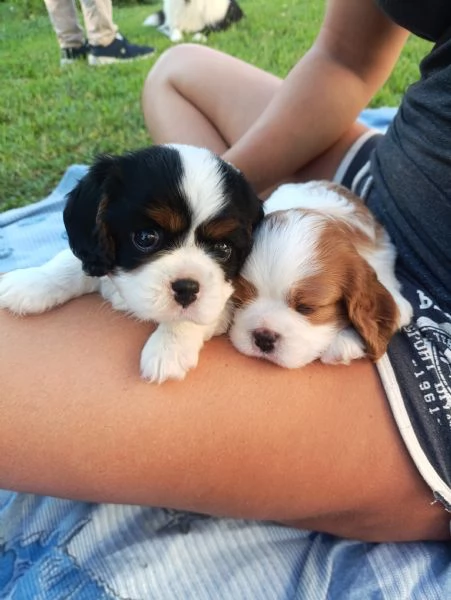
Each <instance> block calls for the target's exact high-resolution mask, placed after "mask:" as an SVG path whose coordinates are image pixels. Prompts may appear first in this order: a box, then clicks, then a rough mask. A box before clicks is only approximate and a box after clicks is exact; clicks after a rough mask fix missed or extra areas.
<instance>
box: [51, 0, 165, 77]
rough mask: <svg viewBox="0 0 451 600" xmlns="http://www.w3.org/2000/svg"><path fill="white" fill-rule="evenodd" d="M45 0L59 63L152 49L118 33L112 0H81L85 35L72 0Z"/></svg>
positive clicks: (102, 61)
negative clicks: (59, 52) (58, 50)
mask: <svg viewBox="0 0 451 600" xmlns="http://www.w3.org/2000/svg"><path fill="white" fill-rule="evenodd" d="M44 1H45V5H46V7H47V12H48V13H49V17H50V21H51V23H52V26H53V29H54V31H55V33H56V37H57V39H58V43H59V46H60V48H61V59H60V64H61V66H65V65H68V64H71V63H73V62H74V61H75V60H79V59H86V58H87V59H88V63H89V64H90V65H91V66H100V65H106V64H111V63H116V62H124V61H127V60H134V59H138V58H146V57H148V56H151V55H152V54H153V53H154V51H155V50H154V48H151V47H149V46H137V45H136V44H131V43H130V42H129V41H128V40H127V39H126V38H125V37H123V36H122V35H121V34H120V33H119V30H118V27H117V25H116V24H115V23H114V21H113V6H112V0H80V4H81V8H82V12H83V19H84V22H85V27H86V37H85V33H84V31H83V28H82V27H81V25H80V22H79V19H78V14H77V9H76V6H75V0H44ZM86 38H87V40H86Z"/></svg>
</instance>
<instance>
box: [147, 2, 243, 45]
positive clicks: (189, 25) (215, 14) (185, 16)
mask: <svg viewBox="0 0 451 600" xmlns="http://www.w3.org/2000/svg"><path fill="white" fill-rule="evenodd" d="M243 16H244V14H243V11H242V10H241V8H240V7H239V5H238V3H237V2H236V0H164V3H163V10H160V11H158V12H156V13H153V14H152V15H150V16H149V17H147V19H146V20H145V21H144V23H143V24H144V25H149V26H151V27H157V28H158V29H159V31H161V33H163V34H164V35H166V36H167V37H168V38H169V39H170V40H171V41H172V42H180V41H181V40H182V39H183V34H184V33H193V34H208V33H209V32H211V31H221V30H224V29H227V28H228V27H230V25H232V23H235V22H236V21H239V20H240V19H242V18H243Z"/></svg>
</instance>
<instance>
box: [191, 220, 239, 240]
mask: <svg viewBox="0 0 451 600" xmlns="http://www.w3.org/2000/svg"><path fill="white" fill-rule="evenodd" d="M239 226H240V222H239V221H238V219H232V218H230V219H217V220H216V221H209V222H208V223H205V224H203V225H202V226H201V227H200V230H201V233H202V235H203V236H205V237H206V238H212V239H214V240H216V239H217V240H221V239H223V238H225V237H227V236H228V235H229V234H231V233H233V232H234V231H235V230H236V229H238V228H239Z"/></svg>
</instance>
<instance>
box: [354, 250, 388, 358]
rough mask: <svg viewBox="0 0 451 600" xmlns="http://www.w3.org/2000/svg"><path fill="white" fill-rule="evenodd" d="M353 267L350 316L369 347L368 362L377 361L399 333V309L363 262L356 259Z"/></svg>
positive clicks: (372, 270) (358, 257) (359, 258)
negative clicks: (393, 337)
mask: <svg viewBox="0 0 451 600" xmlns="http://www.w3.org/2000/svg"><path fill="white" fill-rule="evenodd" d="M354 266H355V267H356V268H355V269H352V270H351V272H350V273H349V278H348V285H347V289H346V290H345V294H344V295H345V303H346V307H347V311H348V316H349V320H350V321H351V323H352V325H353V326H354V328H355V329H356V331H357V332H358V333H359V334H360V335H361V337H362V338H363V340H364V342H365V344H366V350H367V356H368V358H369V359H370V360H377V359H378V358H380V357H381V356H382V355H383V354H384V352H385V351H386V349H387V345H388V342H389V341H390V339H391V337H392V335H393V334H394V332H395V331H396V328H397V322H398V307H397V306H396V303H395V301H394V300H393V297H392V295H391V294H390V293H389V292H388V290H387V289H386V288H385V287H384V286H383V285H382V284H381V283H380V281H379V280H378V278H377V276H376V273H375V271H374V269H373V268H372V267H371V266H370V265H369V264H368V263H367V262H366V261H365V260H364V259H363V258H361V257H360V256H357V257H356V259H355V265H354Z"/></svg>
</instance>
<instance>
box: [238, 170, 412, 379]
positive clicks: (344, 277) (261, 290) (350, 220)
mask: <svg viewBox="0 0 451 600" xmlns="http://www.w3.org/2000/svg"><path fill="white" fill-rule="evenodd" d="M265 212H266V213H267V214H266V216H265V219H264V220H263V222H262V223H261V225H260V226H259V227H258V228H257V231H256V234H255V241H254V246H253V250H252V252H251V254H250V255H249V257H248V258H247V260H246V262H245V264H244V267H243V269H242V272H241V276H240V278H239V284H238V285H237V286H236V288H237V291H236V300H237V303H238V305H239V308H238V310H237V311H236V313H235V318H234V322H233V325H232V328H231V331H230V336H231V339H232V342H233V344H234V345H235V347H236V348H237V349H238V350H240V351H241V352H243V353H244V354H247V355H249V356H255V357H260V358H266V359H268V360H270V361H272V362H274V363H276V364H278V365H281V366H283V367H288V368H296V367H301V366H303V365H306V364H307V363H309V362H311V361H313V360H315V359H318V358H319V359H320V360H321V361H322V362H324V363H345V364H347V363H349V361H351V360H352V359H355V358H360V357H363V356H367V357H369V358H370V359H371V360H376V359H378V358H379V357H380V356H381V355H382V354H383V353H384V352H385V350H386V347H387V344H388V342H389V340H390V338H391V337H392V335H393V334H394V333H395V331H396V330H397V329H399V328H400V327H402V326H403V325H407V324H408V323H409V321H410V319H411V316H412V309H411V306H410V304H409V303H408V302H407V300H406V299H405V298H403V296H402V295H401V293H400V284H399V283H398V281H397V279H396V277H395V273H394V263H395V249H394V247H393V245H392V244H391V242H390V240H389V238H388V235H387V233H386V232H385V230H384V229H383V228H382V227H381V226H380V225H379V224H378V223H376V221H375V219H374V218H373V216H372V215H371V213H370V212H369V210H368V209H367V208H366V207H365V205H364V204H363V202H362V201H361V200H360V199H359V198H357V197H356V196H355V195H354V194H352V193H351V192H349V191H348V190H347V189H345V188H343V187H341V186H337V185H334V184H330V183H327V182H311V183H308V184H287V185H283V186H281V187H280V188H278V189H277V190H276V191H275V192H274V193H273V194H272V196H271V197H270V198H269V199H268V200H267V202H266V204H265Z"/></svg>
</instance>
